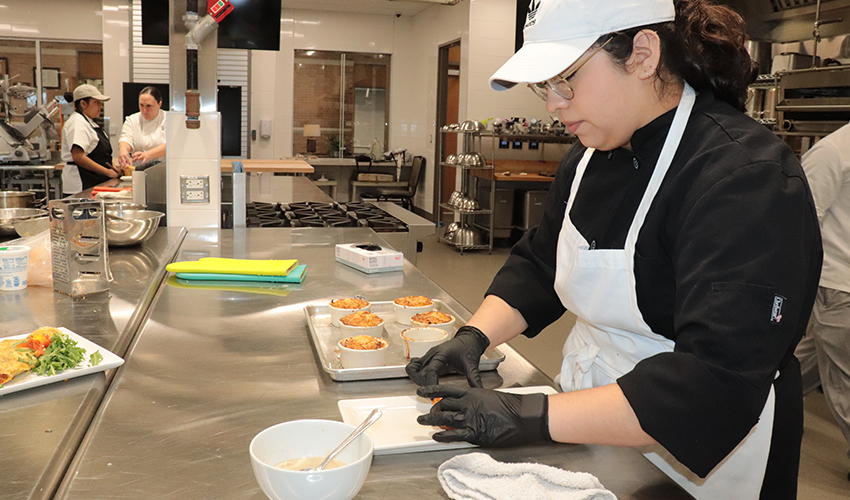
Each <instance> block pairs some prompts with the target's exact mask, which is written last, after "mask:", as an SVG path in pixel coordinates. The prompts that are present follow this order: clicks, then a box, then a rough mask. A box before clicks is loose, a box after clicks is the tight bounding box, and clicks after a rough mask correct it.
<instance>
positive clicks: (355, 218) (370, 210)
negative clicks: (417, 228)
mask: <svg viewBox="0 0 850 500" xmlns="http://www.w3.org/2000/svg"><path fill="white" fill-rule="evenodd" d="M411 215H413V214H411ZM247 223H248V227H370V228H372V229H373V230H374V231H375V232H377V233H384V232H406V231H407V230H408V229H407V228H408V226H407V224H406V223H405V222H403V221H402V220H401V219H399V218H398V217H395V216H393V215H390V214H389V213H387V212H386V211H384V210H381V209H380V208H378V207H376V206H375V205H373V204H371V203H320V202H313V201H308V202H303V203H260V202H255V203H249V204H248V208H247Z"/></svg>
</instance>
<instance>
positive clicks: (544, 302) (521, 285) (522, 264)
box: [486, 143, 587, 337]
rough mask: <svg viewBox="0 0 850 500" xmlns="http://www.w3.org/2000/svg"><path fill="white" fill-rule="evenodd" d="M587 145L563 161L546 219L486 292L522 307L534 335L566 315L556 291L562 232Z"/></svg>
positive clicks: (518, 247)
mask: <svg viewBox="0 0 850 500" xmlns="http://www.w3.org/2000/svg"><path fill="white" fill-rule="evenodd" d="M586 149H587V148H585V147H583V146H582V145H581V144H579V143H576V144H575V145H574V146H573V147H572V148H571V149H570V151H569V152H567V154H566V155H564V158H563V159H562V160H561V164H560V165H559V167H558V172H557V174H556V175H555V180H554V181H552V186H551V187H550V188H549V194H548V196H547V198H546V205H545V207H544V213H543V219H542V220H541V221H540V224H539V225H538V226H537V227H535V228H532V229H531V230H529V231H528V232H527V233H526V234H525V235H524V236H523V237H522V239H520V241H519V242H518V243H517V244H516V245H514V247H513V249H512V250H511V255H510V256H509V257H508V260H507V261H506V262H505V265H504V266H503V267H502V269H501V270H499V272H498V273H497V274H496V277H495V278H494V279H493V283H492V284H491V285H490V288H489V289H488V290H487V293H486V295H496V296H497V297H499V298H501V299H502V300H504V301H505V302H507V303H508V304H510V305H511V307H514V308H515V309H517V310H519V312H520V313H521V314H522V317H523V318H524V319H525V321H526V323H528V329H527V330H526V331H525V332H523V335H526V336H528V337H533V336H535V335H537V334H538V333H540V332H541V331H542V330H543V329H544V328H546V326H547V325H549V324H551V323H552V322H554V321H555V320H557V319H558V318H560V317H561V315H562V314H564V311H565V310H566V309H564V306H563V304H561V299H559V298H558V295H557V294H556V293H555V288H554V283H555V263H556V254H557V247H558V235H559V234H560V232H561V225H562V224H563V222H564V211H565V210H566V208H567V206H566V202H567V200H568V199H569V195H570V186H571V185H572V180H573V178H574V177H575V171H576V166H577V165H578V162H579V160H581V157H582V155H583V154H584V152H585V151H586Z"/></svg>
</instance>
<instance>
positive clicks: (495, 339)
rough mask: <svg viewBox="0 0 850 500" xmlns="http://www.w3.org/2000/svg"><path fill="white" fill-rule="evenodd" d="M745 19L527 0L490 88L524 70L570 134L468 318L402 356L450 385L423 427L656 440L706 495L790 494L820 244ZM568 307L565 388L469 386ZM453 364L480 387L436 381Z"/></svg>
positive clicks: (494, 439) (652, 444) (683, 3)
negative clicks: (800, 357) (537, 210)
mask: <svg viewBox="0 0 850 500" xmlns="http://www.w3.org/2000/svg"><path fill="white" fill-rule="evenodd" d="M744 27H745V26H744V22H743V19H741V18H740V16H738V15H737V14H736V13H735V12H733V11H731V10H730V9H728V8H726V7H721V6H716V5H713V4H711V3H709V2H708V1H706V0H678V1H676V2H675V4H674V2H673V0H533V1H532V2H531V5H530V11H529V13H528V17H527V21H526V25H525V30H524V35H525V44H524V46H523V47H522V49H520V50H519V51H518V52H517V53H516V54H515V55H514V56H513V57H512V58H511V59H510V60H509V61H508V62H507V63H506V64H505V65H504V66H503V67H502V68H501V69H499V70H498V71H497V72H496V73H495V74H494V75H493V76H492V77H491V80H490V84H491V86H492V87H493V88H494V89H496V90H504V89H508V88H511V87H514V86H515V85H516V84H518V83H521V84H523V85H522V88H523V89H525V88H526V85H525V84H527V86H528V87H530V88H531V90H532V91H533V92H535V93H536V94H537V95H538V96H540V97H541V98H542V99H543V100H545V101H546V109H547V110H548V111H549V112H550V113H557V114H558V118H559V119H560V121H561V122H562V123H564V124H565V125H566V126H567V128H568V130H569V131H570V132H571V133H573V134H575V135H576V136H577V137H578V139H579V141H580V142H581V144H576V145H575V146H574V147H573V148H572V149H571V150H570V151H569V152H568V153H567V155H566V156H565V157H564V159H563V160H562V162H561V165H560V167H559V169H558V173H557V176H556V179H555V181H554V182H553V183H552V187H551V188H550V191H549V197H548V199H547V202H546V212H545V215H544V217H543V220H542V222H541V223H540V225H539V227H538V228H536V229H534V230H531V231H529V232H528V233H527V234H526V235H525V236H524V238H523V239H522V240H521V241H520V242H519V243H518V244H517V245H516V246H515V247H514V249H513V250H512V252H511V256H510V257H509V259H508V261H507V262H506V264H505V266H504V267H503V268H502V270H501V271H500V272H499V274H498V275H497V276H496V278H495V279H494V281H493V284H492V285H491V287H490V289H489V290H488V292H487V296H486V298H485V300H484V302H483V303H482V305H481V307H480V308H479V309H478V311H477V312H476V313H475V315H474V316H473V317H472V319H471V320H470V321H469V323H468V325H467V326H464V327H462V328H460V329H459V331H458V334H457V335H456V336H455V338H454V339H452V340H450V341H449V342H446V343H444V344H442V345H440V346H437V347H435V348H433V349H432V350H431V351H429V352H428V353H426V355H425V356H423V357H422V358H417V359H414V360H412V361H411V363H410V364H409V365H408V367H407V372H408V374H409V375H410V376H411V378H412V379H413V380H414V381H415V382H417V383H418V384H420V385H423V387H420V388H419V390H418V392H419V394H420V395H422V396H426V397H442V398H443V399H442V400H441V401H440V402H439V403H437V404H435V405H434V406H433V408H432V410H431V413H430V414H427V415H424V416H422V417H420V419H419V421H420V423H422V424H425V425H445V426H448V427H451V428H452V429H451V430H447V431H442V432H438V433H437V434H435V435H434V439H436V440H438V441H457V440H466V441H470V442H474V443H478V444H481V445H483V446H513V445H518V444H527V443H533V442H535V441H547V440H551V441H556V442H564V443H592V444H608V445H620V446H646V447H647V448H646V449H645V450H644V451H645V454H646V456H647V457H648V458H649V459H650V460H651V461H652V462H653V463H655V464H656V465H657V466H658V467H659V468H661V469H662V470H663V471H664V472H665V473H667V474H668V475H669V476H670V477H671V478H673V479H674V480H676V481H677V482H678V483H679V484H681V485H682V486H683V487H684V488H685V489H686V490H688V491H689V492H690V493H691V494H692V495H694V496H695V497H696V498H698V499H700V500H709V499H711V500H721V499H722V500H726V499H732V498H734V499H736V500H739V499H757V498H761V499H771V500H776V499H789V500H790V499H794V498H796V488H797V471H798V467H799V457H800V439H801V436H802V398H801V385H800V368H799V365H798V363H797V361H796V360H795V358H794V356H793V352H794V346H795V345H796V344H797V342H798V341H799V339H800V337H801V335H802V333H803V331H804V330H805V325H806V320H807V319H808V316H809V313H810V312H811V307H812V303H813V301H814V294H815V291H816V289H817V283H818V275H819V272H820V265H821V259H822V252H821V241H820V233H819V230H818V223H817V214H816V211H815V207H814V203H813V201H812V196H811V193H810V191H809V188H808V185H807V183H806V178H805V175H804V173H803V171H802V169H801V167H800V164H799V161H798V160H797V158H796V157H795V156H794V154H793V153H792V152H791V150H790V149H788V148H787V147H786V146H785V144H784V143H783V142H782V141H780V140H779V139H778V138H776V137H775V136H774V135H773V134H772V133H770V131H768V130H767V129H766V128H764V127H762V126H761V125H759V124H758V123H756V122H755V121H753V120H752V119H750V118H749V117H747V116H746V115H745V114H744V113H743V112H742V111H743V108H744V103H745V100H746V94H747V87H748V85H749V84H750V83H751V82H752V81H753V80H754V79H755V76H756V70H755V65H754V64H753V62H752V61H751V60H750V57H749V54H748V53H747V51H746V49H745V47H744V42H745V39H746V37H745V33H744ZM517 90H518V91H519V89H517ZM565 310H569V311H571V312H573V313H574V314H575V315H576V317H577V321H576V324H575V327H574V328H573V330H572V331H571V332H570V335H569V336H568V339H567V341H566V344H565V345H564V348H563V352H564V362H563V365H562V368H561V374H560V375H559V383H560V385H561V388H562V389H563V390H564V391H565V392H564V393H562V394H556V395H553V396H548V397H547V396H544V395H525V396H520V395H510V394H504V393H501V392H497V391H492V390H487V389H482V388H481V387H482V383H481V377H480V375H479V374H478V368H477V365H478V360H479V359H480V356H481V354H482V353H483V352H484V351H485V350H486V349H487V348H488V347H491V346H495V345H498V344H501V343H503V342H505V341H507V340H509V339H511V338H513V337H515V336H517V335H519V334H524V335H527V336H530V337H533V336H534V335H536V334H537V333H539V332H540V331H541V330H543V328H545V327H546V326H547V325H548V324H550V323H552V322H553V321H555V320H556V319H557V318H558V317H559V316H561V314H563V312H564V311H565ZM452 371H458V372H461V373H464V374H465V375H466V376H467V379H468V381H469V385H470V386H472V387H471V388H462V387H458V386H456V385H453V386H450V385H435V384H437V383H438V378H439V376H441V375H443V374H445V373H449V372H452Z"/></svg>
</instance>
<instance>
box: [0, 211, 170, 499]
mask: <svg viewBox="0 0 850 500" xmlns="http://www.w3.org/2000/svg"><path fill="white" fill-rule="evenodd" d="M185 235H186V231H185V230H184V229H182V228H177V229H169V228H160V229H159V231H157V233H156V234H155V235H154V236H153V238H152V239H151V240H149V241H147V242H146V243H144V244H143V245H142V246H137V247H130V248H125V249H110V252H109V267H110V269H111V270H112V274H113V277H114V279H115V280H114V281H113V282H112V283H111V284H110V289H109V291H106V292H101V293H97V294H92V295H88V296H86V297H80V298H77V299H72V298H71V297H69V296H67V295H64V294H62V293H59V292H56V291H54V290H53V288H52V287H42V286H30V287H28V288H27V289H26V290H23V291H21V292H0V324H2V325H3V326H2V335H0V336H3V337H6V336H11V335H21V336H25V335H26V334H28V333H29V332H31V331H33V330H35V329H36V328H38V327H40V326H64V327H67V328H68V329H70V330H71V331H73V332H76V333H78V334H80V335H82V336H83V337H86V338H87V339H89V340H91V341H93V342H95V343H97V344H98V345H100V346H101V347H104V348H106V349H108V350H110V351H112V352H114V353H115V354H118V355H119V356H124V351H125V350H126V348H127V346H128V345H129V344H130V341H131V340H132V337H133V335H134V334H135V333H136V330H137V329H138V327H139V325H140V324H141V323H142V321H143V318H144V313H145V312H146V311H147V307H148V306H149V305H150V303H151V301H152V299H153V296H154V293H155V292H156V290H157V289H158V288H159V279H158V276H162V275H164V274H165V269H164V265H165V264H166V263H167V262H168V261H170V259H171V258H172V257H173V256H174V254H175V253H176V252H177V248H178V247H179V246H180V243H181V242H182V239H183V238H184V237H185ZM161 266H163V267H162V268H160V267H161ZM114 372H115V370H110V371H109V372H107V373H97V374H94V375H88V376H85V377H80V378H75V379H71V380H68V381H65V382H59V383H55V384H50V385H47V386H43V387H37V388H34V389H29V390H26V391H21V392H16V393H12V394H7V395H4V396H2V397H0V423H2V427H1V428H0V499H3V500H21V499H25V498H31V499H42V498H50V497H51V495H52V494H53V492H54V491H55V489H56V487H57V486H58V485H59V482H60V481H61V480H62V476H63V474H64V472H65V468H66V467H67V466H68V464H69V463H70V461H71V458H72V457H73V456H74V453H75V452H76V450H77V446H78V445H79V443H80V440H81V439H82V438H83V435H84V434H85V432H86V429H87V428H88V424H89V422H91V420H92V418H93V417H94V414H95V412H96V411H97V409H98V406H99V405H100V402H101V400H102V398H103V395H104V394H105V392H106V388H107V386H108V381H109V380H110V378H111V377H112V375H114Z"/></svg>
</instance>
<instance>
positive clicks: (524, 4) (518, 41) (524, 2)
mask: <svg viewBox="0 0 850 500" xmlns="http://www.w3.org/2000/svg"><path fill="white" fill-rule="evenodd" d="M530 3H531V0H517V1H516V30H515V31H514V52H516V51H518V50H519V49H521V48H522V42H523V39H522V29H523V27H525V18H526V16H527V15H528V7H529V4H530ZM537 3H539V2H537Z"/></svg>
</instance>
